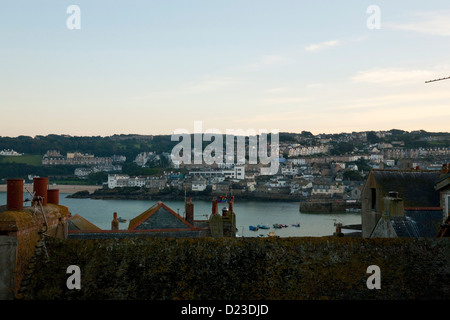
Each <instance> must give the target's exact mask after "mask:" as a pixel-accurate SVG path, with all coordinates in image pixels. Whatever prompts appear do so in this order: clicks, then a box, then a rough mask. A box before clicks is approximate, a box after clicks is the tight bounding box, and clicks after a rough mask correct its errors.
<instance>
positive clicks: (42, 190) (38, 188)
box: [33, 178, 48, 206]
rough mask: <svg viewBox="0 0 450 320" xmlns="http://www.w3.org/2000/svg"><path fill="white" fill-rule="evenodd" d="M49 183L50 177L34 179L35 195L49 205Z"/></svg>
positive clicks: (43, 203)
mask: <svg viewBox="0 0 450 320" xmlns="http://www.w3.org/2000/svg"><path fill="white" fill-rule="evenodd" d="M47 185H48V178H34V179H33V191H34V196H35V198H37V199H41V203H42V205H43V206H45V205H47V199H48V197H47Z"/></svg>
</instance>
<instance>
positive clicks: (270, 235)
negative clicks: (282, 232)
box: [269, 231, 279, 238]
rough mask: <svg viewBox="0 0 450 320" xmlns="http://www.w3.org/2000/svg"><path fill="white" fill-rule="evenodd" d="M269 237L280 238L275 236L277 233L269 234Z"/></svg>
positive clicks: (271, 232)
mask: <svg viewBox="0 0 450 320" xmlns="http://www.w3.org/2000/svg"><path fill="white" fill-rule="evenodd" d="M269 237H273V238H278V237H279V236H277V235H276V234H275V232H273V231H270V232H269Z"/></svg>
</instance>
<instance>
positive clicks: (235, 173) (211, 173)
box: [189, 165, 245, 180]
mask: <svg viewBox="0 0 450 320" xmlns="http://www.w3.org/2000/svg"><path fill="white" fill-rule="evenodd" d="M189 175H200V176H203V177H211V178H212V177H216V176H224V177H225V178H229V179H237V180H244V179H245V166H244V165H239V166H235V167H234V168H232V169H222V170H199V171H189Z"/></svg>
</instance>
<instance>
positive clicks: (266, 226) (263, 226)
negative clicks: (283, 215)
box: [258, 224, 270, 229]
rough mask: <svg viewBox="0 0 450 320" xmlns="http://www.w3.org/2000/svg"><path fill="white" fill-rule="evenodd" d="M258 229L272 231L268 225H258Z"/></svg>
mask: <svg viewBox="0 0 450 320" xmlns="http://www.w3.org/2000/svg"><path fill="white" fill-rule="evenodd" d="M258 228H260V229H270V227H269V226H268V225H266V224H258Z"/></svg>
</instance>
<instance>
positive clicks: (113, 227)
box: [111, 212, 119, 230]
mask: <svg viewBox="0 0 450 320" xmlns="http://www.w3.org/2000/svg"><path fill="white" fill-rule="evenodd" d="M113 217H114V219H113V221H112V222H111V230H119V220H117V212H114V214H113Z"/></svg>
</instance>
